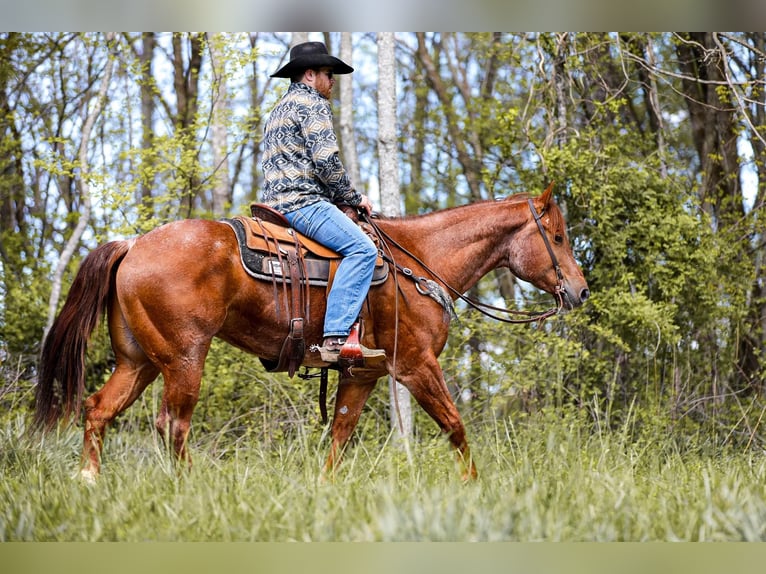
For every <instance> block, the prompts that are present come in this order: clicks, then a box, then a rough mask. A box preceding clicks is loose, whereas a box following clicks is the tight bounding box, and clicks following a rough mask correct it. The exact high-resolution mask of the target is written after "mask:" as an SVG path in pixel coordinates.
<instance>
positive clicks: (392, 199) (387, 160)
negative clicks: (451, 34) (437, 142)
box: [377, 32, 412, 441]
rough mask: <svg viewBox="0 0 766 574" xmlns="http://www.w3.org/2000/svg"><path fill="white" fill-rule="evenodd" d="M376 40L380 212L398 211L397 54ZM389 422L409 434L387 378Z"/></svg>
mask: <svg viewBox="0 0 766 574" xmlns="http://www.w3.org/2000/svg"><path fill="white" fill-rule="evenodd" d="M377 42H378V161H379V166H380V168H379V181H380V204H381V209H382V210H383V214H384V215H387V216H397V215H401V201H402V199H401V195H400V193H399V166H398V161H397V145H396V125H397V124H396V58H395V38H394V34H393V33H392V32H379V33H378V36H377ZM388 385H389V394H390V397H389V398H390V403H391V426H392V429H393V431H394V435H395V436H396V437H397V439H398V440H399V441H402V440H406V439H407V438H408V437H410V436H412V400H411V398H410V392H409V391H408V390H407V388H406V387H404V386H402V385H400V384H399V383H397V382H396V381H395V380H394V379H393V378H392V377H389V378H388Z"/></svg>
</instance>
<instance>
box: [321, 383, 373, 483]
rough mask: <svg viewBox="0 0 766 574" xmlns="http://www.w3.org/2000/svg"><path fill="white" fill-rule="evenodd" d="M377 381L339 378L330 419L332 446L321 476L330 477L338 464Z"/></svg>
mask: <svg viewBox="0 0 766 574" xmlns="http://www.w3.org/2000/svg"><path fill="white" fill-rule="evenodd" d="M377 381H378V379H377V378H374V379H372V380H369V379H361V378H360V379H359V380H357V379H356V378H353V377H352V378H347V377H341V378H340V382H339V383H338V392H337V394H336V398H335V413H334V415H333V419H332V428H331V431H330V432H331V436H332V444H331V445H330V454H329V456H328V457H327V462H326V463H325V465H324V471H323V474H324V475H325V476H327V475H329V476H332V475H333V474H334V472H335V470H336V469H337V467H338V465H339V464H340V460H341V457H342V455H343V448H344V447H345V446H346V443H347V442H348V439H349V437H350V436H351V433H352V432H354V429H355V428H356V425H357V423H358V422H359V416H360V415H361V414H362V408H363V407H364V404H365V403H366V402H367V399H368V398H369V396H370V393H371V392H372V389H374V388H375V383H377Z"/></svg>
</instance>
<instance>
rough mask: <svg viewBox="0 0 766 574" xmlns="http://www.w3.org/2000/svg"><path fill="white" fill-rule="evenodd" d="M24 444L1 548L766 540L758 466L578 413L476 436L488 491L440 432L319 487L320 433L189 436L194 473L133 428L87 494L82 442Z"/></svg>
mask: <svg viewBox="0 0 766 574" xmlns="http://www.w3.org/2000/svg"><path fill="white" fill-rule="evenodd" d="M24 431H25V421H24V419H23V417H22V416H20V415H19V416H18V417H15V418H12V419H11V420H10V422H8V423H7V424H5V425H4V427H3V428H2V429H0V433H1V434H0V540H2V541H29V540H34V541H146V540H153V541H201V540H211V541H213V540H214V541H421V540H431V541H656V540H660V541H671V540H687V541H696V540H730V541H733V540H764V539H766V490H765V487H764V484H766V480H765V479H766V461H764V459H763V457H762V456H761V455H759V454H754V453H752V452H741V451H740V452H736V451H733V450H727V449H721V448H716V447H710V446H706V445H705V444H704V443H702V442H701V443H700V444H689V442H688V441H687V442H685V443H683V446H679V444H680V443H679V442H678V441H676V440H674V438H673V437H672V436H668V435H665V434H661V433H655V434H654V435H652V433H643V435H642V436H640V437H636V436H635V435H634V433H632V432H629V430H628V429H627V428H623V429H622V430H616V431H615V430H609V431H607V430H603V429H599V427H595V428H594V426H593V425H592V424H591V422H590V421H588V420H585V419H582V418H580V417H578V416H576V415H572V416H568V415H563V416H562V415H561V414H560V413H558V414H555V413H546V412H543V413H538V414H537V415H535V416H533V417H530V418H528V419H525V420H524V421H523V423H519V422H514V421H513V420H511V419H503V420H493V421H484V422H477V421H474V422H472V423H471V427H470V428H469V433H470V434H469V437H470V439H471V441H472V446H473V454H474V458H475V459H476V462H477V464H478V467H479V471H480V477H479V479H478V480H477V481H474V482H470V483H467V484H463V483H462V482H461V481H460V478H459V472H458V469H457V465H456V462H455V459H454V457H453V454H452V453H451V451H450V449H449V447H448V445H447V443H446V441H445V440H444V439H443V438H441V437H439V436H438V435H437V434H436V433H435V432H434V433H432V434H429V433H424V436H420V437H418V438H417V439H416V440H414V441H413V442H412V445H411V449H410V454H409V455H408V454H407V453H406V452H405V451H404V450H402V449H401V448H398V447H396V446H394V445H392V444H390V443H389V442H388V440H387V438H388V437H385V436H381V435H380V434H379V433H374V432H370V431H369V430H367V431H364V432H363V434H362V436H359V437H357V440H355V441H354V444H352V445H351V446H350V448H349V450H348V452H347V454H346V458H345V462H344V464H343V465H342V467H341V469H340V470H339V472H338V473H337V475H336V476H335V477H334V480H325V481H323V480H322V475H321V472H320V469H321V466H322V462H323V459H324V456H325V454H326V450H327V438H326V436H324V435H322V434H320V433H316V432H303V431H296V432H293V433H292V436H289V437H286V438H285V439H284V440H283V441H269V442H265V441H259V440H257V438H252V439H251V440H249V441H243V440H241V439H237V440H233V441H231V440H227V439H226V436H220V435H219V436H216V435H215V433H214V434H213V435H210V436H205V437H194V438H193V440H192V454H193V457H194V467H193V469H192V470H191V471H190V472H187V471H185V470H181V469H178V468H177V466H176V464H175V463H174V462H173V461H172V458H171V457H170V456H169V454H168V453H167V452H165V449H164V447H163V446H162V443H161V442H160V441H159V440H158V439H157V437H156V435H155V434H153V433H152V432H147V431H146V430H137V429H134V428H131V427H130V425H126V427H125V428H123V429H121V430H119V431H118V430H115V432H113V433H111V434H110V435H109V436H108V437H107V442H106V447H105V451H104V467H103V474H102V476H101V478H100V480H99V481H98V483H97V484H96V485H94V486H87V485H85V484H82V483H80V482H79V480H77V479H76V473H77V470H78V464H79V450H80V441H81V429H79V428H72V429H67V430H63V431H61V432H60V433H59V434H58V435H51V436H48V437H46V438H45V439H43V440H42V441H41V442H34V441H28V440H25V439H22V438H21V437H22V435H23V434H24ZM224 432H225V431H221V433H224Z"/></svg>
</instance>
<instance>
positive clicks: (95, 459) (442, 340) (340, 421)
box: [32, 185, 589, 481]
mask: <svg viewBox="0 0 766 574" xmlns="http://www.w3.org/2000/svg"><path fill="white" fill-rule="evenodd" d="M375 228H376V229H377V230H379V232H380V235H381V237H382V238H384V243H385V246H384V247H381V252H385V254H386V256H387V258H388V259H389V260H390V261H392V262H393V263H394V266H393V269H392V271H393V272H392V273H390V275H389V277H388V279H387V280H386V281H385V282H384V283H382V284H380V285H378V286H373V287H371V288H370V290H369V292H368V296H367V301H366V304H365V313H366V316H365V318H364V325H365V328H364V330H363V331H364V332H363V334H362V339H361V342H362V344H364V345H365V346H367V347H368V348H380V349H384V350H385V352H386V359H385V361H382V362H380V363H378V364H377V365H374V366H371V367H369V368H355V369H353V370H339V377H338V385H337V390H336V395H335V404H334V413H333V416H332V421H331V427H330V436H331V444H330V446H329V454H328V455H327V459H326V462H325V464H324V467H323V469H322V472H323V475H324V474H325V473H328V472H333V471H334V470H335V469H336V467H337V466H338V464H339V463H340V461H341V454H342V451H343V448H344V445H346V443H347V441H348V439H349V438H350V435H351V434H352V432H353V430H354V428H355V427H356V425H357V422H358V421H359V417H360V415H361V413H362V407H363V406H364V404H365V402H366V401H367V399H368V397H369V396H370V393H371V391H372V390H373V388H374V387H375V385H376V382H377V381H378V379H379V378H381V377H383V376H385V375H391V376H392V377H394V378H395V379H396V380H397V381H398V382H399V383H400V384H402V385H404V387H406V388H407V389H408V390H409V391H410V393H411V395H412V396H413V397H414V398H415V400H416V401H417V403H418V404H419V405H420V406H421V407H422V408H423V409H424V410H425V411H426V413H427V414H428V415H430V417H431V418H432V419H433V420H434V421H435V422H436V424H437V425H438V426H439V428H440V429H441V431H443V433H444V434H445V435H446V436H447V437H448V439H449V441H450V443H451V445H452V446H453V447H454V449H455V451H456V456H457V458H458V461H459V465H460V467H461V470H462V476H463V478H464V479H465V480H469V479H472V478H476V477H477V470H476V466H475V463H474V461H473V459H472V457H471V455H470V450H469V446H468V442H467V439H466V433H465V428H464V425H463V422H462V420H461V416H460V413H459V412H458V409H457V407H456V405H455V402H454V401H453V398H452V396H451V395H450V392H449V390H448V387H447V384H446V382H445V379H444V375H443V373H442V369H441V367H440V365H439V362H438V357H439V354H440V353H441V351H442V350H443V348H444V346H445V344H446V342H447V336H448V330H449V324H450V315H449V314H448V313H447V312H446V311H445V306H444V302H443V301H442V302H440V301H439V300H438V299H439V298H438V297H428V296H424V295H423V293H425V292H426V291H427V290H426V289H424V286H426V285H432V286H433V285H435V286H437V290H438V291H440V292H442V293H448V297H447V296H446V295H445V297H443V298H444V299H447V300H448V303H449V304H450V305H451V304H452V303H453V302H454V301H455V300H456V299H457V298H458V297H463V295H462V294H463V293H466V292H467V291H468V290H469V289H470V288H471V287H472V286H473V285H475V284H476V283H477V282H478V281H479V280H480V279H481V278H482V277H483V276H484V275H486V274H487V273H489V272H490V271H492V270H494V269H495V268H498V267H505V268H508V269H510V271H511V272H512V273H513V274H514V275H515V276H516V277H518V278H520V279H522V280H524V281H526V282H529V283H531V284H532V285H534V286H535V287H537V288H538V289H540V290H542V291H545V292H547V293H550V294H552V295H553V296H554V297H555V299H556V300H557V303H558V306H557V307H556V308H555V309H554V310H553V313H555V312H558V311H568V310H571V309H574V308H576V307H579V306H580V305H582V304H583V303H584V302H585V300H586V299H587V298H588V296H589V290H588V285H587V282H586V280H585V277H584V275H583V272H582V269H581V268H580V267H579V265H578V264H577V262H576V261H575V259H574V256H573V253H572V249H571V246H570V243H569V239H568V237H567V233H566V223H565V221H564V217H563V215H562V213H561V210H560V209H559V207H558V206H557V204H556V202H555V201H554V199H553V197H552V185H551V186H550V187H548V189H546V190H545V192H543V193H542V194H540V195H538V196H536V197H531V196H530V195H529V194H525V193H520V194H514V195H510V196H508V197H507V198H505V199H501V200H485V201H479V202H475V203H472V204H468V205H464V206H459V207H452V208H447V209H443V210H437V211H434V212H431V213H427V214H420V215H409V216H404V217H396V218H385V217H379V218H377V219H376V220H375ZM408 279H413V280H408ZM273 287H274V286H273V285H271V284H269V282H267V281H259V280H256V279H253V278H252V277H250V276H249V275H248V274H247V273H246V272H245V270H244V268H243V265H242V263H241V260H240V256H239V250H238V244H237V240H236V237H235V234H234V233H233V231H232V228H231V227H230V226H229V225H227V224H226V223H225V222H222V221H214V220H205V219H185V220H179V221H174V222H170V223H166V224H164V225H162V226H160V227H157V228H155V229H153V230H151V231H150V232H148V233H146V234H144V235H141V236H138V237H134V238H130V239H127V240H116V241H110V242H108V243H104V244H102V245H100V246H98V247H96V248H95V249H94V250H92V251H91V252H90V253H89V254H88V255H87V256H86V257H85V258H84V259H83V261H82V263H81V265H80V268H79V270H78V272H77V274H76V276H75V278H74V281H73V283H72V285H71V287H70V291H69V293H68V296H67V298H66V300H65V303H64V305H63V307H62V308H61V311H60V313H59V314H58V316H57V318H56V320H55V321H54V323H53V325H52V327H51V329H50V330H49V332H48V333H47V335H46V337H45V340H44V343H43V347H42V351H41V356H40V365H39V366H40V368H39V371H38V381H37V386H36V391H35V411H34V420H33V425H32V426H33V427H34V428H37V429H40V430H42V431H43V432H45V431H47V430H50V429H52V428H53V427H54V426H55V425H56V424H57V423H58V422H60V421H61V420H64V421H71V420H72V418H74V417H76V418H78V419H79V418H80V416H81V409H82V406H83V395H84V384H85V354H86V349H87V344H88V340H89V338H90V336H91V333H92V331H93V330H94V329H95V327H96V325H97V324H98V322H99V320H100V318H101V317H102V316H103V315H106V321H107V325H108V332H109V336H110V339H111V345H112V349H113V351H114V356H115V367H114V370H113V372H112V374H111V376H110V377H109V379H108V380H107V382H106V383H105V384H104V385H103V386H102V387H101V388H100V390H98V391H97V392H95V393H94V394H92V395H91V396H89V397H88V398H87V399H86V400H85V401H84V419H85V420H84V436H83V447H82V459H81V464H80V474H81V477H82V479H84V480H86V481H94V480H95V479H96V478H97V477H98V475H99V472H100V470H101V453H102V449H103V443H104V436H105V432H106V429H107V426H108V425H109V423H111V422H112V421H113V420H114V419H115V417H117V416H118V415H119V414H120V413H121V412H123V411H125V410H126V409H127V408H128V407H130V405H131V404H133V402H134V401H135V400H136V399H137V398H138V397H139V396H140V395H141V393H142V392H143V391H144V390H145V389H146V388H147V387H148V385H149V384H151V383H152V382H153V381H154V380H155V379H156V378H157V376H158V375H159V374H160V373H161V374H162V375H163V378H164V388H163V391H162V399H161V404H160V408H159V414H158V416H157V419H156V421H155V424H156V428H157V430H158V432H159V433H160V435H161V436H162V437H163V438H164V439H165V440H166V441H168V442H170V443H171V445H172V449H173V452H174V454H175V457H177V459H178V461H179V462H181V463H182V465H183V464H184V463H185V465H186V466H191V457H190V454H189V452H188V448H187V436H188V434H189V429H190V425H191V419H192V413H193V411H194V408H195V405H196V403H197V401H198V397H199V391H200V384H201V379H202V372H203V366H204V363H205V358H206V356H207V354H208V350H209V348H210V345H211V342H212V340H213V338H214V337H218V338H220V339H221V340H223V341H225V342H227V343H229V344H231V345H234V346H235V347H238V348H239V349H242V350H244V351H246V352H249V353H252V354H254V355H256V356H258V357H261V358H262V359H266V360H269V361H275V360H276V359H277V358H278V356H279V352H280V349H281V346H282V343H283V341H284V340H285V337H286V336H287V333H288V325H287V324H286V322H285V320H284V317H279V316H278V315H279V313H278V309H277V307H278V305H277V302H276V301H275V293H274V288H273ZM309 290H310V293H309V296H310V297H309V300H310V309H309V312H310V315H309V320H308V321H307V324H306V325H305V339H306V343H307V346H308V348H309V349H311V348H312V346H313V345H319V344H321V342H322V335H323V333H322V326H323V318H324V312H325V290H324V288H320V287H316V286H314V287H309ZM493 309H496V308H493ZM553 313H548V314H546V315H545V316H543V318H545V317H547V316H549V315H550V314H553ZM314 348H316V347H314ZM303 366H304V367H306V368H326V367H328V364H327V363H325V362H323V361H322V359H321V357H320V354H319V353H316V352H310V351H309V352H307V353H306V354H305V357H304V360H303Z"/></svg>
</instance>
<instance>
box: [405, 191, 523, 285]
mask: <svg viewBox="0 0 766 574" xmlns="http://www.w3.org/2000/svg"><path fill="white" fill-rule="evenodd" d="M524 206H526V203H521V204H516V203H511V202H499V201H498V202H482V203H478V204H472V205H467V206H464V207H458V208H454V209H448V210H443V211H437V212H434V213H431V214H428V215H423V216H419V217H413V218H405V219H403V220H400V221H398V222H397V223H396V225H395V227H396V229H392V232H393V233H394V235H396V236H397V237H398V240H399V241H400V242H401V243H402V245H403V246H404V247H406V248H407V249H408V250H409V251H411V252H412V253H414V254H415V255H416V256H417V257H418V258H419V259H420V260H421V261H423V263H425V264H426V265H427V266H428V267H430V268H431V269H433V270H434V271H435V272H436V273H438V274H439V276H440V277H441V278H442V279H443V280H444V281H446V282H447V283H449V284H450V285H451V286H452V287H454V288H455V289H456V290H458V291H459V292H461V293H462V292H465V291H467V290H468V289H470V288H471V287H473V286H474V285H475V284H476V282H478V281H479V279H481V278H482V277H483V276H484V275H486V274H487V273H489V272H490V271H491V270H493V269H495V268H496V267H498V266H500V265H501V264H502V263H503V258H505V257H506V256H507V251H506V250H505V249H499V247H500V246H501V245H507V244H508V242H509V241H512V240H513V235H514V233H515V231H516V230H517V229H518V228H519V227H520V226H521V225H523V224H524V223H525V221H526V219H527V218H526V217H525V216H524V212H523V208H524Z"/></svg>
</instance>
